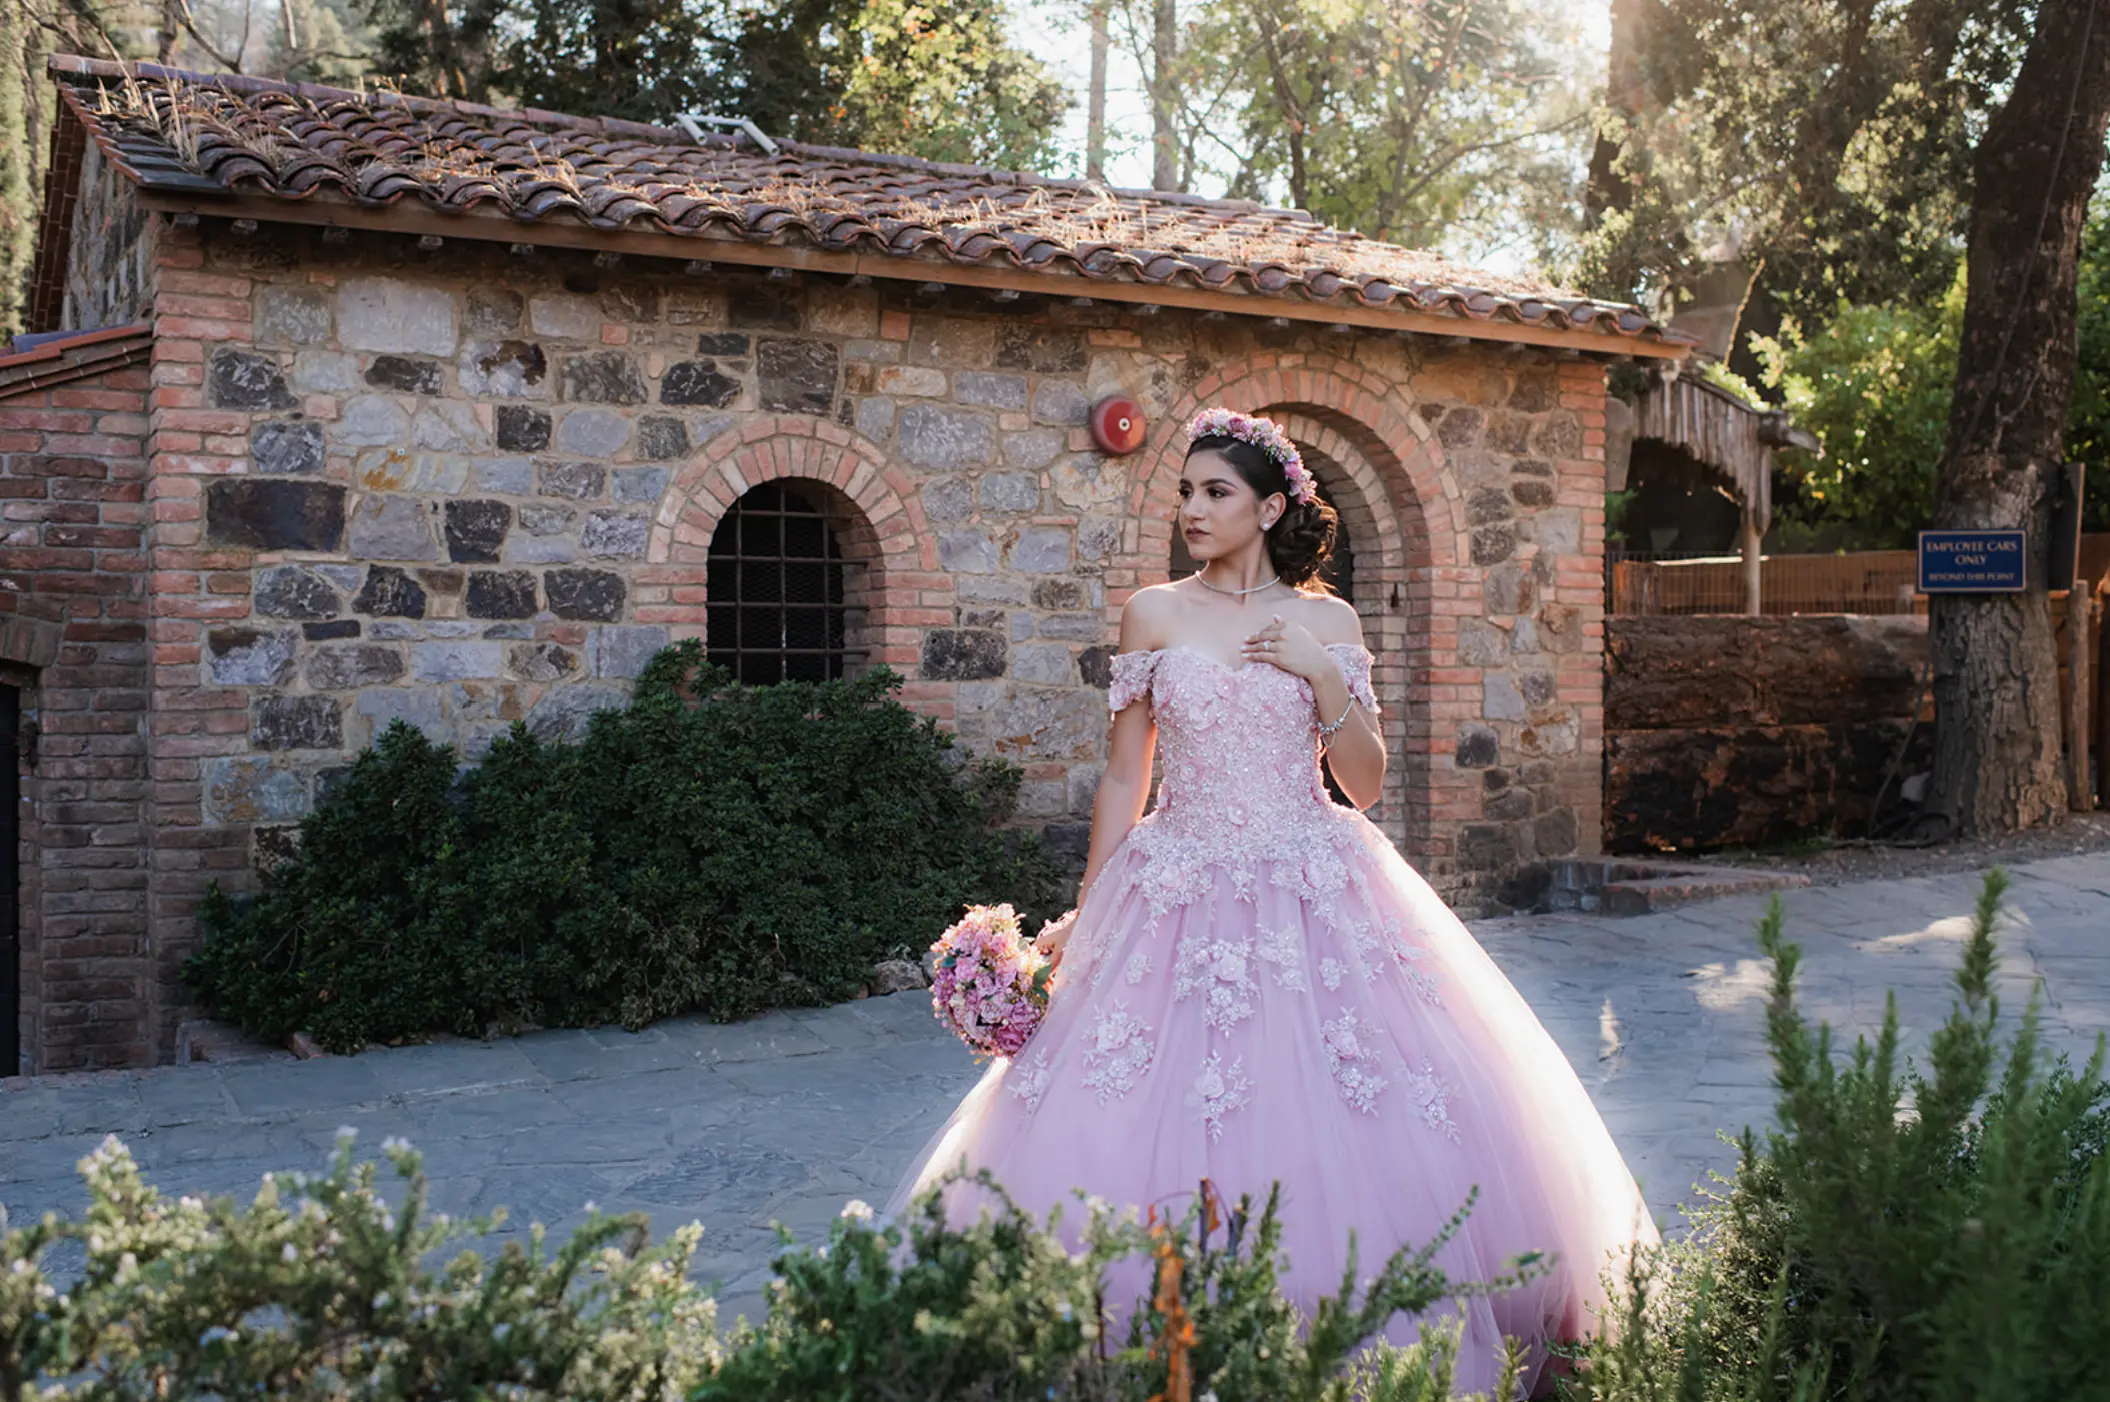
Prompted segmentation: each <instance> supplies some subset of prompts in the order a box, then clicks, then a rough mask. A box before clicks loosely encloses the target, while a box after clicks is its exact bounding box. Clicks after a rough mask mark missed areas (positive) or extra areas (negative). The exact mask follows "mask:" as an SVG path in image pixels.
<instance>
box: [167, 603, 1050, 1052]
mask: <svg viewBox="0 0 2110 1402" xmlns="http://www.w3.org/2000/svg"><path fill="white" fill-rule="evenodd" d="M899 685H900V679H899V677H898V676H896V675H895V674H894V673H892V672H889V671H887V670H885V669H874V671H873V672H871V673H869V674H867V675H866V676H864V677H860V678H858V679H856V680H854V681H839V682H828V683H821V684H815V683H797V682H787V683H784V684H782V685H780V686H774V687H742V686H739V685H737V684H734V683H733V682H732V681H731V679H730V678H729V677H728V675H727V674H726V673H725V672H724V671H723V670H722V669H720V668H717V667H715V666H709V665H706V664H704V662H703V657H702V650H701V645H700V644H697V643H695V642H693V641H692V642H688V643H683V644H679V645H677V646H676V647H673V648H670V649H668V650H667V651H665V652H663V653H661V654H660V655H659V657H657V658H656V659H654V661H653V662H652V664H651V666H650V667H649V668H648V669H647V670H646V672H645V674H644V676H643V677H642V678H640V679H639V682H638V687H637V694H636V698H635V700H634V701H633V702H632V704H631V706H630V707H629V708H628V709H627V710H622V711H604V712H602V713H600V714H599V715H598V716H597V717H596V718H595V720H594V722H593V725H592V727H591V729H590V730H589V732H588V734H587V736H586V738H585V739H584V740H583V741H581V742H580V743H578V744H575V745H574V744H562V743H545V742H543V741H539V740H537V739H536V738H534V737H533V736H532V735H531V734H529V733H528V732H527V731H526V729H525V728H524V727H517V726H516V727H515V729H514V731H513V733H512V735H511V736H510V737H508V738H505V739H502V740H500V741H499V743H498V744H497V745H495V746H494V747H493V748H492V750H491V752H490V755H489V756H488V757H487V758H486V759H485V761H484V762H483V764H482V765H481V766H479V767H477V768H476V769H474V770H473V771H470V772H469V773H468V774H467V775H465V776H463V777H462V778H461V779H460V780H459V781H457V778H456V768H455V761H454V757H453V754H452V752H451V751H449V750H447V749H446V748H444V747H439V746H434V745H432V744H430V743H429V742H427V741H426V740H425V739H424V738H423V737H422V736H421V735H419V734H418V733H417V732H416V731H415V730H413V729H411V728H410V727H408V726H405V725H396V726H393V727H391V728H390V730H389V731H388V732H386V733H385V734H384V735H383V737H382V739H381V741H380V743H379V745H378V746H377V747H376V748H375V749H373V750H371V751H369V752H367V753H366V754H364V755H362V756H361V757H360V758H359V759H358V760H357V761H356V762H355V763H354V765H353V768H352V771H351V774H350V776H349V778H348V779H347V780H346V781H345V783H344V784H343V786H342V788H341V789H340V790H339V791H338V792H337V793H336V794H335V795H334V796H333V797H332V799H331V800H330V801H328V802H326V803H324V804H323V805H322V806H321V807H320V808H319V809H318V810H317V811H316V812H315V813H313V814H312V815H310V816H309V817H308V818H307V819H306V820H304V821H303V823H302V825H301V834H300V849H299V855H298V856H297V857H295V858H294V859H293V860H291V861H289V862H288V863H286V864H284V865H282V866H280V867H279V868H277V869H276V870H275V871H274V872H273V873H272V874H271V875H270V877H269V878H268V879H267V881H266V884H265V888H264V890H263V892H262V894H261V895H260V896H258V897H256V898H255V899H253V900H250V901H246V902H237V901H234V900H232V899H230V898H228V897H226V896H224V895H220V894H218V893H217V891H216V892H215V893H214V895H213V896H212V897H211V898H210V899H209V900H208V902H207V903H206V906H205V910H204V923H205V927H206V931H207V938H206V942H205V944H204V946H203V948H202V949H201V950H200V951H199V952H198V954H196V955H195V956H193V958H192V959H191V961H190V962H189V964H188V965H186V967H185V971H184V976H185V978H186V979H188V980H189V981H190V982H191V984H192V986H193V987H195V988H196V989H197V990H198V991H199V993H200V995H201V996H202V997H203V998H204V1000H205V1001H206V1002H207V1003H208V1004H209V1005H211V1006H212V1007H214V1008H216V1009H217V1010H219V1011H220V1012H221V1013H222V1014H223V1015H225V1016H227V1017H230V1018H232V1019H233V1020H235V1021H237V1022H239V1023H241V1024H242V1025H243V1026H244V1027H247V1028H249V1029H251V1030H252V1031H255V1032H258V1033H261V1034H263V1035H267V1036H272V1037H283V1036H285V1035H287V1034H289V1033H291V1032H293V1031H295V1030H297V1029H300V1028H306V1029H308V1030H310V1031H312V1032H314V1033H315V1035H316V1036H317V1037H318V1038H320V1039H321V1040H322V1041H323V1043H324V1044H325V1045H326V1046H329V1047H331V1048H332V1049H335V1050H344V1051H355V1050H357V1049H358V1048H360V1047H362V1046H364V1045H365V1044H366V1043H367V1042H369V1041H373V1040H385V1039H391V1038H401V1037H406V1036H411V1035H415V1034H418V1033H421V1032H425V1031H428V1030H433V1029H445V1030H451V1031H456V1032H463V1033H477V1032H481V1031H482V1030H483V1029H484V1027H485V1026H486V1025H487V1024H488V1023H490V1022H492V1021H494V1020H496V1021H500V1022H507V1021H511V1022H520V1021H532V1022H537V1023H543V1024H550V1025H559V1024H561V1025H587V1026H590V1025H594V1024H597V1023H603V1022H610V1021H616V1020H620V1021H622V1022H624V1023H625V1024H627V1025H629V1026H633V1027H635V1026H641V1025H643V1024H644V1023H646V1022H649V1021H651V1020H652V1019H654V1018H660V1017H666V1016H669V1015H671V1014H674V1013H678V1012H685V1011H689V1010H692V1009H702V1010H704V1011H705V1012H707V1013H709V1014H710V1015H712V1016H714V1017H737V1016H741V1015H744V1014H746V1013H750V1012H753V1011H755V1010H756V1009H758V1008H762V1007H768V1006H772V1005H775V1004H780V1003H800V1002H809V1003H810V1002H834V1001H838V1000H840V999H843V998H846V997H849V996H850V995H851V994H853V993H854V992H856V991H857V990H858V989H860V988H861V987H862V986H863V985H864V982H865V980H866V979H867V977H869V975H870V972H871V966H872V964H873V962H874V961H875V960H877V959H880V958H882V957H885V956H886V955H888V954H889V953H893V954H908V955H911V956H912V955H913V954H914V953H915V952H918V951H920V950H921V949H922V948H923V947H924V946H925V945H927V944H928V943H929V942H930V941H931V940H932V939H934V938H935V937H936V936H937V934H938V932H939V931H940V930H941V929H943V928H944V926H945V925H946V924H948V923H950V922H951V921H952V920H954V919H957V918H958V915H959V911H960V908H961V906H962V905H964V904H968V903H973V902H981V901H988V902H994V901H1003V900H1009V901H1011V902H1012V903H1013V904H1015V905H1016V906H1018V907H1019V908H1020V909H1021V911H1022V912H1023V913H1025V914H1027V915H1028V916H1029V917H1032V916H1040V917H1045V916H1049V915H1053V914H1054V913H1055V906H1056V902H1057V900H1058V898H1059V884H1060V883H1059V879H1058V875H1057V872H1056V869H1055V866H1054V863H1053V859H1052V858H1050V857H1049V856H1048V855H1047V854H1046V853H1045V852H1044V850H1043V849H1042V848H1041V847H1040V845H1039V843H1038V841H1037V840H1036V839H1035V838H1033V837H1032V835H1031V834H1026V833H1022V832H1018V831H1016V830H1012V831H1004V830H1001V829H1000V828H999V826H998V824H999V823H1000V822H1001V821H1002V820H1003V819H1004V818H1006V817H1007V816H1008V815H1009V813H1010V810H1011V806H1012V803H1013V801H1014V800H1015V798H1016V794H1017V786H1018V779H1019V774H1018V771H1017V769H1016V768H1015V767H1013V766H1009V765H1005V764H1002V763H1000V762H994V761H968V760H965V759H963V758H962V757H961V756H960V755H959V753H958V752H957V751H956V750H954V749H953V747H952V742H951V738H950V737H949V736H947V735H946V734H944V732H942V731H940V730H938V729H937V726H936V723H935V722H933V721H931V720H930V719H928V718H927V717H920V716H917V715H916V714H915V713H914V712H911V711H909V710H908V709H907V708H906V707H904V706H902V705H900V704H899V703H898V702H896V701H894V700H892V699H891V697H890V696H889V692H890V691H891V690H892V689H893V688H895V687H898V686H899Z"/></svg>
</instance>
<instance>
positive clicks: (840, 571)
mask: <svg viewBox="0 0 2110 1402" xmlns="http://www.w3.org/2000/svg"><path fill="white" fill-rule="evenodd" d="M824 491H825V489H824V488H822V487H820V485H819V484H817V483H813V484H808V483H801V482H799V481H796V480H778V481H773V482H764V483H763V484H762V485H761V486H759V487H755V488H752V489H751V490H749V491H747V492H746V493H744V494H743V495H742V496H741V498H740V499H739V500H738V501H736V502H734V503H733V504H732V506H731V507H729V508H728V509H727V510H726V513H725V515H724V516H723V517H722V518H721V519H720V520H719V522H718V526H717V529H716V530H715V531H713V532H712V534H711V548H710V557H709V564H708V566H707V569H708V573H707V576H706V581H705V587H706V589H707V590H708V594H707V597H706V601H705V605H704V633H705V636H704V650H705V653H706V654H707V655H708V656H709V658H710V660H711V661H713V662H716V663H719V664H721V665H722V666H724V667H725V668H726V669H727V670H729V671H731V672H732V674H733V675H734V676H735V677H737V678H738V679H739V680H740V681H742V682H744V683H747V684H748V685H750V686H768V685H771V684H773V683H776V682H781V681H826V680H830V679H832V678H836V677H840V676H842V675H844V673H845V670H846V667H854V664H855V662H856V661H857V660H858V658H859V657H861V655H862V650H861V649H860V648H857V647H854V646H853V645H852V644H853V641H854V639H855V637H856V634H857V632H858V631H859V629H858V627H857V624H858V622H859V620H858V619H857V617H856V616H855V615H856V614H857V613H858V612H859V610H858V609H857V607H856V603H855V600H856V596H857V595H858V594H860V593H861V591H860V590H859V589H858V587H857V581H856V580H855V579H852V578H846V577H845V575H846V572H847V573H849V574H853V575H854V573H855V572H856V570H857V568H858V566H857V562H855V561H854V560H851V559H849V558H847V557H846V556H845V555H844V553H843V550H842V544H841V541H840V539H839V537H838V529H837V527H838V523H837V521H836V519H835V517H836V514H837V513H836V512H834V511H833V510H831V509H830V506H831V504H830V503H829V502H828V500H827V498H826V496H824V495H823V492H824Z"/></svg>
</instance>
